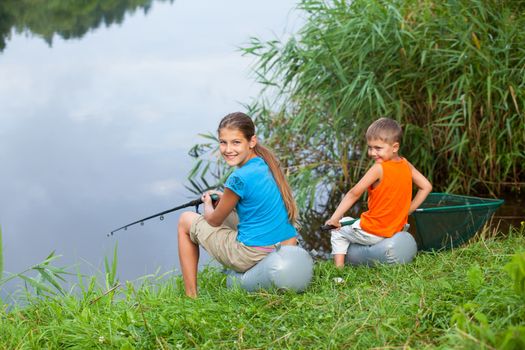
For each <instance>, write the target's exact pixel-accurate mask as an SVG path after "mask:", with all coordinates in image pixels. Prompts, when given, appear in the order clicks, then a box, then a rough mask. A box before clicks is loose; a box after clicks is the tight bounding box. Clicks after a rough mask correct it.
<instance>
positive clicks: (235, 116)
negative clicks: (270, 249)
mask: <svg viewBox="0 0 525 350" xmlns="http://www.w3.org/2000/svg"><path fill="white" fill-rule="evenodd" d="M223 128H229V129H237V130H239V131H240V132H242V134H243V135H244V137H245V138H246V139H247V140H248V141H249V140H251V138H252V136H253V135H255V125H254V124H253V121H252V119H251V118H250V117H249V116H248V115H246V114H244V113H242V112H235V113H230V114H228V115H227V116H225V117H224V118H222V120H221V122H220V123H219V128H218V130H217V131H218V132H219V133H220V131H221V129H223ZM253 150H254V151H255V154H256V155H257V156H259V157H261V158H262V159H264V161H265V162H266V164H267V165H268V167H269V168H270V171H271V172H272V175H273V178H274V179H275V182H276V183H277V187H278V188H279V192H281V196H282V198H283V201H284V205H285V207H286V211H287V212H288V219H289V220H290V222H291V223H292V224H293V225H297V218H298V216H299V212H298V210H297V204H296V203H295V199H294V197H293V194H292V189H291V188H290V185H289V184H288V181H287V180H286V176H284V173H283V171H282V169H281V164H280V162H279V160H278V159H277V157H275V155H274V154H273V152H272V151H270V150H269V149H268V148H266V147H264V146H263V145H261V144H260V143H259V142H257V144H256V145H255V147H254V148H253Z"/></svg>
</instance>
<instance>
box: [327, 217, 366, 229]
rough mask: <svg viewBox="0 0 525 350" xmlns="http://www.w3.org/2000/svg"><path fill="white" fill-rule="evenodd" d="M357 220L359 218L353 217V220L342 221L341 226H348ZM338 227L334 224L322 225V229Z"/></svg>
mask: <svg viewBox="0 0 525 350" xmlns="http://www.w3.org/2000/svg"><path fill="white" fill-rule="evenodd" d="M357 220H359V219H353V220H348V221H343V222H341V223H340V224H341V227H342V226H348V225H352V224H353V223H354V222H356V221H357ZM336 228H337V227H335V226H334V225H322V226H321V230H322V231H330V230H334V229H336Z"/></svg>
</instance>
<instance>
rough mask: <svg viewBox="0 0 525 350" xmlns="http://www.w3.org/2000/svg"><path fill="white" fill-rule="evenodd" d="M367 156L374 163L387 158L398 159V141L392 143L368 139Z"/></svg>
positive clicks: (384, 160)
mask: <svg viewBox="0 0 525 350" xmlns="http://www.w3.org/2000/svg"><path fill="white" fill-rule="evenodd" d="M367 143H368V156H369V157H370V158H372V159H373V160H374V161H375V162H376V163H382V162H386V161H388V160H398V159H399V156H398V154H397V151H399V143H397V142H394V143H392V144H390V143H388V142H385V141H383V140H380V139H375V140H368V141H367Z"/></svg>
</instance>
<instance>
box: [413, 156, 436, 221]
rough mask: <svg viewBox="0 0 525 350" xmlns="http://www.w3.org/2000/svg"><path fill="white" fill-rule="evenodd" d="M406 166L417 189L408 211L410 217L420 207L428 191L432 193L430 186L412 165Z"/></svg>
mask: <svg viewBox="0 0 525 350" xmlns="http://www.w3.org/2000/svg"><path fill="white" fill-rule="evenodd" d="M408 164H409V165H410V169H411V170H412V182H413V183H414V184H415V185H416V186H417V187H418V191H417V193H416V195H415V196H414V199H412V202H411V203H410V208H409V209H408V214H409V215H410V214H412V213H413V212H414V210H416V209H417V208H418V207H419V206H420V205H421V203H423V201H424V200H425V198H427V196H428V194H429V193H430V191H432V184H431V183H430V181H428V179H427V178H426V177H425V176H424V175H423V174H421V173H420V172H419V171H418V170H417V169H416V168H415V167H414V166H413V165H412V164H410V163H408Z"/></svg>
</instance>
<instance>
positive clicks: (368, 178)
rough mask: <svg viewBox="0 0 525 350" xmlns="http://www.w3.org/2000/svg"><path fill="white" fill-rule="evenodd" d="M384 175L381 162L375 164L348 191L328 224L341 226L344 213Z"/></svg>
mask: <svg viewBox="0 0 525 350" xmlns="http://www.w3.org/2000/svg"><path fill="white" fill-rule="evenodd" d="M382 175H383V168H382V167H381V165H380V164H374V165H373V166H372V167H371V168H370V169H369V170H368V171H367V172H366V174H365V175H364V176H363V177H362V178H361V180H359V182H358V183H357V184H356V185H355V186H354V187H352V188H351V189H350V191H348V192H347V193H346V195H345V196H344V197H343V199H342V200H341V203H339V205H338V206H337V209H336V210H335V211H334V213H333V214H332V216H331V217H330V219H329V220H328V221H327V222H326V225H332V226H335V227H341V224H340V223H339V220H341V218H342V217H343V216H344V214H345V213H346V212H347V211H348V209H350V208H351V207H352V206H353V205H354V204H355V202H357V200H358V199H359V198H360V197H361V195H362V194H363V193H364V192H365V191H366V189H367V188H368V187H370V186H372V184H373V183H374V182H376V181H377V180H380V179H381V177H382Z"/></svg>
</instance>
